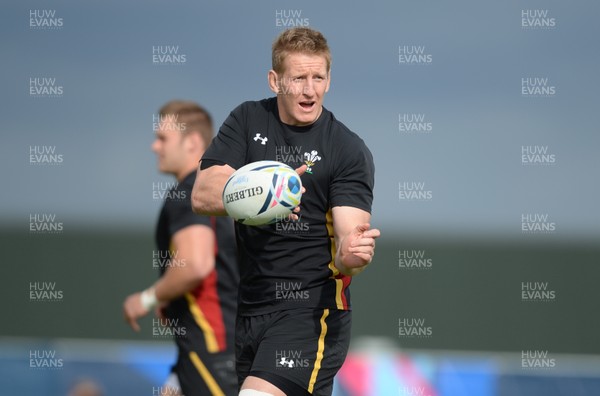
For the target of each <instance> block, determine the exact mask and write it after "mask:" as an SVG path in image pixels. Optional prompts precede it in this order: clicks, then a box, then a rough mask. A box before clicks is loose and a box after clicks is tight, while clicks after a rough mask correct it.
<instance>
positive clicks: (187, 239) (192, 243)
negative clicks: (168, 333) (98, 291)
mask: <svg viewBox="0 0 600 396" xmlns="http://www.w3.org/2000/svg"><path fill="white" fill-rule="evenodd" d="M171 244H172V252H171V255H172V261H171V265H170V266H169V267H168V268H167V270H166V271H165V274H164V275H163V276H162V277H161V278H160V279H159V280H158V281H156V283H155V284H154V286H152V288H153V289H154V293H155V296H156V300H158V301H159V302H165V301H171V300H173V299H175V298H178V297H180V296H182V295H184V294H185V293H187V292H190V291H192V290H194V288H196V286H198V284H199V283H200V282H202V280H203V279H204V278H205V277H206V276H207V275H208V274H210V273H211V271H212V270H213V269H214V267H215V234H214V232H213V230H212V229H211V228H210V227H207V226H204V225H190V226H187V227H185V228H182V229H181V230H179V231H177V232H176V233H175V234H174V235H173V237H172V238H171ZM142 293H144V292H138V293H134V294H132V295H130V296H129V297H127V299H126V300H125V303H124V304H123V313H124V315H125V319H126V320H127V322H128V323H129V325H130V326H131V327H132V328H133V329H134V330H135V331H139V330H140V327H139V325H138V323H137V319H139V318H140V317H142V316H145V315H147V314H148V312H149V310H148V308H147V307H145V306H144V304H143V303H142Z"/></svg>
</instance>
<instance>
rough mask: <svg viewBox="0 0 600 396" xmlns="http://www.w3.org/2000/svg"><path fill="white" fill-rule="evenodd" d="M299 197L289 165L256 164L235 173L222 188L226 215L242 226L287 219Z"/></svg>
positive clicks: (295, 176) (298, 186)
mask: <svg viewBox="0 0 600 396" xmlns="http://www.w3.org/2000/svg"><path fill="white" fill-rule="evenodd" d="M301 198H302V181H301V180H300V176H298V174H297V173H296V171H295V170H294V169H292V168H291V167H290V166H288V165H286V164H283V163H281V162H277V161H257V162H252V163H250V164H247V165H244V166H243V167H241V168H240V169H238V170H236V171H235V172H234V173H233V174H232V175H231V177H230V178H229V180H227V183H225V188H224V189H223V205H224V206H225V210H226V211H227V214H228V215H229V216H230V217H232V218H233V219H234V220H236V221H238V222H240V223H242V224H245V225H252V226H256V225H264V224H270V223H275V222H277V221H280V220H283V219H285V218H287V217H288V216H289V214H290V213H292V211H293V210H294V208H295V207H296V206H298V205H299V204H300V199H301Z"/></svg>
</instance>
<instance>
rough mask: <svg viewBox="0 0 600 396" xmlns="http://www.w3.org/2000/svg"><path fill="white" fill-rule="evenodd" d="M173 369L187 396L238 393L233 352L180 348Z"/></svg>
mask: <svg viewBox="0 0 600 396" xmlns="http://www.w3.org/2000/svg"><path fill="white" fill-rule="evenodd" d="M172 371H173V372H174V373H175V374H177V378H178V379H179V384H180V385H181V391H182V393H183V394H184V395H185V396H196V395H197V396H200V395H203V396H204V395H226V396H235V395H237V394H238V384H237V381H236V376H235V367H234V356H233V353H214V354H208V353H206V354H202V356H201V355H199V354H198V353H196V352H194V351H191V352H188V353H187V356H186V355H185V353H184V352H183V351H181V350H180V353H179V357H178V358H177V363H176V364H175V366H173V369H172Z"/></svg>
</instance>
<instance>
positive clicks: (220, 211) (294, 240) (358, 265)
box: [192, 28, 379, 396]
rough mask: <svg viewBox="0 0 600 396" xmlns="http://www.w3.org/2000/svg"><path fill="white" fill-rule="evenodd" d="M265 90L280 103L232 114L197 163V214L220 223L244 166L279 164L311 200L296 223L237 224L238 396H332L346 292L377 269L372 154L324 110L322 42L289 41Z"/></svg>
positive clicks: (309, 36)
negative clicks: (232, 182)
mask: <svg viewBox="0 0 600 396" xmlns="http://www.w3.org/2000/svg"><path fill="white" fill-rule="evenodd" d="M272 56H273V59H272V60H273V69H272V70H270V71H269V73H268V82H269V87H270V88H271V90H272V91H273V92H274V93H276V94H277V96H276V97H274V98H270V99H264V100H261V101H257V102H245V103H242V104H241V105H240V106H238V107H237V108H236V109H235V110H233V111H232V112H231V114H230V115H229V117H228V118H227V119H226V120H225V122H224V123H223V125H222V127H221V129H220V131H219V134H218V135H217V136H216V138H215V139H214V140H213V142H212V143H211V145H210V146H209V148H208V149H207V150H206V152H205V154H204V156H203V157H202V161H201V163H200V165H199V171H198V177H197V179H196V183H195V185H194V190H193V192H192V206H193V208H194V211H196V212H197V213H204V214H211V215H225V214H226V212H225V211H224V207H223V202H222V199H221V193H222V191H223V187H224V185H225V183H226V181H227V179H228V178H229V176H230V175H231V174H232V173H233V172H234V171H235V170H236V169H238V168H240V167H241V166H243V165H245V164H248V163H251V162H255V161H259V160H275V161H280V162H283V163H286V164H288V165H290V166H292V167H294V168H296V171H297V172H298V174H300V175H301V177H302V184H303V186H304V187H305V189H306V191H305V193H304V194H303V196H302V203H301V204H300V211H296V214H295V215H294V216H293V217H294V219H293V220H292V219H287V218H286V219H281V221H279V222H278V223H275V224H270V225H266V226H258V227H252V226H245V225H241V224H238V223H236V237H237V242H238V249H239V252H240V254H239V257H240V273H241V283H240V289H239V299H238V303H239V306H238V317H237V322H236V369H237V373H238V381H239V382H240V385H241V388H242V390H241V392H240V395H242V396H254V395H276V396H279V395H292V396H295V395H309V394H312V395H329V394H331V392H332V387H333V377H334V376H335V374H336V373H337V371H338V370H339V369H340V367H341V366H342V364H343V362H344V360H345V358H346V353H347V350H348V345H349V341H350V328H351V312H350V293H349V289H348V286H349V285H350V281H351V279H352V276H353V275H356V274H358V273H359V272H361V271H362V270H363V269H364V268H365V267H366V266H367V265H368V264H369V263H370V262H371V260H372V257H373V254H374V251H375V238H377V237H379V230H377V229H372V228H371V227H370V225H369V221H370V218H371V215H370V212H371V204H372V200H373V183H374V165H373V158H372V156H371V153H370V151H369V150H368V148H367V147H366V146H365V144H364V142H363V141H362V140H361V139H360V138H359V137H358V136H357V135H356V134H354V133H353V132H352V131H350V130H349V129H348V128H346V127H345V126H344V125H343V124H342V123H341V122H339V121H338V120H336V118H335V117H334V116H333V114H332V113H331V112H329V111H328V110H327V109H325V108H323V107H322V101H323V97H324V95H325V93H326V92H327V90H328V89H329V84H330V65H331V57H330V52H329V48H328V45H327V41H326V40H325V38H324V37H323V35H322V34H321V33H319V32H317V31H315V30H313V29H310V28H293V29H289V30H286V31H284V32H283V33H281V34H280V36H279V37H278V38H277V39H276V40H275V42H274V43H273V53H272Z"/></svg>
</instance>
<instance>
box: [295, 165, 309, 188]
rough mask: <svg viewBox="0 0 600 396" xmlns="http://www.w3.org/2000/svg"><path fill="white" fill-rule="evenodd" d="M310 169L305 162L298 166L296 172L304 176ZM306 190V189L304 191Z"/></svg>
mask: <svg viewBox="0 0 600 396" xmlns="http://www.w3.org/2000/svg"><path fill="white" fill-rule="evenodd" d="M307 169H308V165H306V164H303V165H302V166H300V167H298V168H296V173H297V174H298V176H302V175H303V174H304V173H305V172H306V170H307ZM302 189H303V190H304V188H302ZM302 192H304V191H302Z"/></svg>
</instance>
